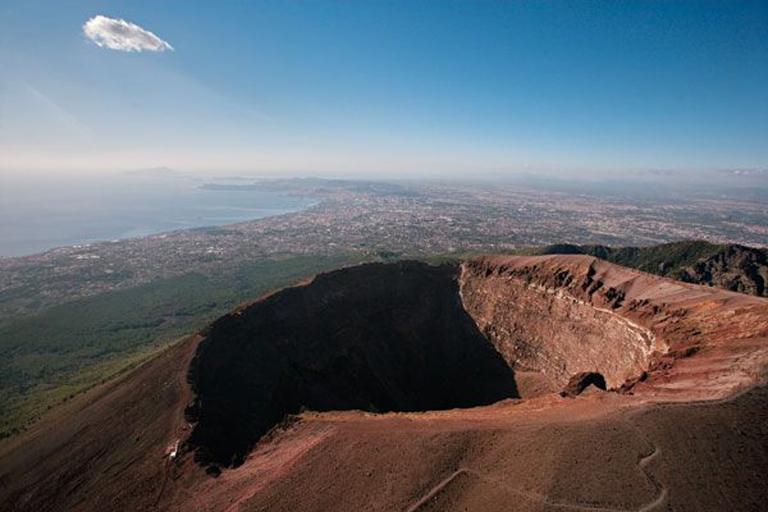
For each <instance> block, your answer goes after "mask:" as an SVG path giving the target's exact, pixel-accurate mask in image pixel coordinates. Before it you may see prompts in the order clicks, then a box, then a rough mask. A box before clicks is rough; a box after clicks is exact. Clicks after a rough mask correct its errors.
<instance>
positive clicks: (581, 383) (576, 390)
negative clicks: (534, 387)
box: [560, 372, 605, 396]
mask: <svg viewBox="0 0 768 512" xmlns="http://www.w3.org/2000/svg"><path fill="white" fill-rule="evenodd" d="M589 386H595V387H597V388H600V389H602V390H603V391H605V378H604V377H603V376H602V375H601V374H600V373H597V372H581V373H577V374H576V375H574V376H573V377H571V379H570V380H569V381H568V385H567V386H565V389H564V390H562V391H561V392H560V396H577V395H580V394H581V393H582V392H583V391H584V390H585V389H587V388H588V387H589Z"/></svg>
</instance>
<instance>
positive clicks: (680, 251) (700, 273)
mask: <svg viewBox="0 0 768 512" xmlns="http://www.w3.org/2000/svg"><path fill="white" fill-rule="evenodd" d="M538 253H539V254H589V255H591V256H597V257H598V258H602V259H604V260H608V261H611V262H613V263H616V264H618V265H623V266H625V267H632V268H636V269H638V270H642V271H644V272H649V273H652V274H657V275H660V276H665V277H670V278H672V279H677V280H680V281H685V282H688V283H695V284H702V285H708V286H717V287H720V288H724V289H726V290H731V291H735V292H741V293H748V294H750V295H757V296H763V297H765V296H768V286H767V284H768V250H766V249H756V248H753V247H744V246H741V245H736V244H711V243H708V242H701V241H693V242H673V243H669V244H663V245H655V246H651V247H617V248H613V247H606V246H603V245H582V246H577V245H553V246H549V247H544V248H541V249H539V250H538Z"/></svg>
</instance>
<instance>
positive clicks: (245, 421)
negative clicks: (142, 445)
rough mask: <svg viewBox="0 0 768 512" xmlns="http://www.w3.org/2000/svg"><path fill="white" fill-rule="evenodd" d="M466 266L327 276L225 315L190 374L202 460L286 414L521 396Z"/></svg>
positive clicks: (227, 459)
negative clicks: (479, 310) (484, 322)
mask: <svg viewBox="0 0 768 512" xmlns="http://www.w3.org/2000/svg"><path fill="white" fill-rule="evenodd" d="M457 274H458V268H457V267H455V266H440V267H431V266H428V265H425V264H421V263H414V262H403V263H398V264H392V265H383V264H372V265H364V266H359V267H352V268H348V269H345V270H341V271H337V272H331V273H329V274H324V275H321V276H318V277H317V278H316V279H315V280H314V281H312V282H311V283H309V284H307V285H305V286H299V287H294V288H289V289H286V290H283V291H282V292H279V293H277V294H275V295H272V296H270V297H268V298H266V299H264V300H261V301H259V302H256V303H254V304H252V305H250V306H247V307H244V308H242V309H239V310H237V311H235V312H233V313H231V314H229V315H227V316H225V317H223V318H221V319H220V320H218V321H217V322H215V323H214V324H213V325H212V326H211V327H210V328H209V329H208V330H207V332H206V333H205V339H204V341H203V342H202V343H201V344H200V347H199V349H198V353H197V356H196V358H195V360H194V362H193V364H192V369H191V371H190V382H191V384H192V389H193V390H194V391H195V393H196V394H197V398H196V400H195V402H194V403H193V404H192V405H191V406H190V407H189V409H188V417H189V418H190V420H191V421H193V422H195V423H196V426H195V429H194V432H193V433H192V436H191V438H190V445H191V446H192V447H194V448H195V449H196V450H197V454H198V459H199V460H201V461H203V462H211V463H217V464H223V465H227V466H229V465H238V464H240V463H241V462H242V460H243V457H244V456H245V454H246V453H248V451H249V450H250V449H251V447H252V446H253V444H254V443H255V442H256V440H257V439H258V438H259V437H260V436H262V435H263V434H264V433H265V432H267V431H268V430H269V429H270V428H271V427H273V426H274V425H275V424H277V423H278V422H279V421H280V420H282V418H283V417H285V415H286V414H292V413H297V412H299V411H300V410H301V409H303V408H308V409H312V410H317V411H328V410H348V409H360V410H366V411H372V412H386V411H423V410H429V409H449V408H454V407H469V406H473V405H481V404H490V403H493V402H496V401H498V400H501V399H503V398H514V397H516V396H517V391H516V387H515V381H514V378H513V374H512V371H511V369H510V368H509V367H508V366H507V364H506V363H505V362H504V360H503V359H502V358H501V356H500V355H499V354H498V353H497V352H496V351H495V350H494V348H493V346H492V345H491V344H490V343H489V342H488V341H487V340H486V339H485V338H484V337H483V336H482V334H481V333H480V332H479V331H478V329H477V326H476V325H475V323H474V322H473V320H472V318H471V317H470V316H469V315H468V314H467V313H466V311H465V310H464V307H463V305H462V303H461V300H460V297H459V293H458V284H457V279H456V277H457Z"/></svg>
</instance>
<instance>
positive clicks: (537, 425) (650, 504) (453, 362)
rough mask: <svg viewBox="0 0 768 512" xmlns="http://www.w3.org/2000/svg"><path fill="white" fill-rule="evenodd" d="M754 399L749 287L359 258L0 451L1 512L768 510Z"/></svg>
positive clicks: (611, 273) (763, 434)
mask: <svg viewBox="0 0 768 512" xmlns="http://www.w3.org/2000/svg"><path fill="white" fill-rule="evenodd" d="M601 388H606V389H607V390H609V391H608V392H603V391H598V389H601ZM593 390H594V391H593ZM558 392H560V393H558ZM767 397H768V300H767V299H764V298H760V297H752V296H748V295H744V294H740V293H733V292H728V291H724V290H720V289H715V288H708V287H704V286H698V285H693V284H687V283H681V282H677V281H673V280H670V279H665V278H660V277H658V276H652V275H649V274H646V273H643V272H640V271H636V270H631V269H627V268H623V267H620V266H617V265H614V264H611V263H608V262H606V261H603V260H599V259H597V258H594V257H589V256H578V255H550V256H538V257H533V256H532V257H510V256H487V257H478V258H473V259H469V260H465V261H463V262H460V263H458V264H449V265H438V266H431V265H427V264H423V263H415V262H401V263H395V264H386V265H385V264H368V265H360V266H356V267H349V268H345V269H341V270H338V271H334V272H330V273H327V274H322V275H319V276H316V277H315V278H313V279H312V280H310V281H308V282H306V283H303V284H299V285H297V286H294V287H290V288H286V289H283V290H281V291H278V292H276V293H273V294H271V295H267V296H265V297H261V298H259V299H257V300H255V301H254V302H252V303H250V304H247V305H244V306H243V307H241V308H238V309H236V310H234V311H232V312H231V313H230V314H228V315H226V316H224V317H222V318H220V319H218V320H217V321H215V322H213V323H212V324H210V325H209V326H208V327H207V328H206V329H205V330H203V331H202V332H200V333H198V334H196V335H193V336H190V337H189V338H187V339H185V340H183V341H181V342H179V343H177V344H175V345H173V346H172V347H170V348H169V349H168V350H166V351H163V352H162V353H160V354H158V355H157V356H156V357H153V358H152V359H151V360H149V361H147V363H146V364H143V365H141V366H140V367H138V368H136V369H135V370H134V371H132V372H128V373H126V374H125V375H123V376H121V377H119V378H117V379H115V380H113V381H110V382H108V383H106V384H105V385H104V386H102V387H99V388H97V389H95V390H93V393H92V394H89V395H87V396H85V397H84V398H83V399H82V400H73V401H71V402H70V403H68V404H67V405H66V406H63V407H62V408H61V410H60V411H59V412H57V413H56V414H52V415H50V416H48V417H45V418H43V419H42V420H41V421H40V423H39V425H38V426H36V427H35V429H34V430H32V431H30V432H28V433H27V434H25V435H24V436H23V437H19V438H18V439H14V440H13V442H12V443H8V444H6V445H5V446H4V447H3V446H0V448H1V449H2V451H0V509H3V510H6V509H8V510H23V511H30V512H32V511H35V512H39V511H43V510H72V511H82V512H87V511H90V510H169V511H170V510H173V511H176V510H178V511H183V510H211V511H213V510H231V511H236V510H242V511H264V510H269V511H285V512H288V511H291V512H293V511H296V510H349V511H352V510H354V511H357V510H375V511H382V512H384V511H391V510H405V511H409V512H415V511H425V510H456V511H458V510H484V511H485V510H487V511H506V510H510V509H514V510H525V511H531V512H550V511H552V512H555V511H560V510H611V511H622V512H625V511H630V510H655V509H669V510H713V511H714V510H724V509H728V510H764V509H765V508H766V507H765V505H766V504H767V503H768V488H766V486H765V483H764V480H765V474H766V472H768V446H766V440H768V422H767V421H766V418H768V399H767ZM302 411H303V412H302ZM296 413H298V414H296ZM372 413H377V414H372ZM294 414H295V416H292V415H294ZM286 419H290V421H285V420H286ZM222 468H225V469H224V470H222ZM211 474H216V475H218V478H212V477H211Z"/></svg>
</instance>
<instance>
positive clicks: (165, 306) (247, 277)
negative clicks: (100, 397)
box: [0, 255, 363, 437]
mask: <svg viewBox="0 0 768 512" xmlns="http://www.w3.org/2000/svg"><path fill="white" fill-rule="evenodd" d="M362 259H363V257H361V256H354V257H353V256H347V255H339V256H311V257H310V256H303V257H291V258H286V259H282V260H262V261H258V262H254V263H249V264H246V265H242V266H240V267H237V268H234V269H219V270H217V271H215V272H208V273H205V274H204V273H189V274H186V275H183V276H179V277H174V278H170V279H163V280H159V281H155V282H153V283H150V284H146V285H142V286H137V287H134V288H130V289H126V290H119V291H113V292H107V293H103V294H100V295H97V296H95V297H92V298H88V299H83V300H78V301H74V302H69V303H65V304H62V305H59V306H54V307H51V308H48V309H46V310H44V311H42V312H40V313H38V314H35V315H32V316H27V317H23V318H17V319H15V320H10V321H7V322H5V323H4V324H3V325H2V326H0V437H5V436H8V435H10V434H12V433H14V432H17V431H19V430H20V429H23V428H24V426H25V425H27V424H29V423H30V422H31V421H34V420H35V419H36V418H37V417H38V416H39V415H40V414H41V413H42V412H44V411H45V410H47V409H49V408H51V407H53V406H54V405H56V404H58V403H61V402H63V401H66V400H68V399H69V398H71V397H72V396H74V395H75V394H77V393H80V392H83V391H85V390H87V389H89V388H91V387H93V386H94V385H96V384H99V383H101V382H103V381H105V380H108V379H110V378H112V377H114V376H115V375H117V374H119V373H121V372H124V371H126V370H127V369H130V368H132V367H134V366H136V365H137V364H140V363H141V362H142V361H144V360H145V359H146V358H147V357H149V356H151V355H152V354H154V353H156V352H157V351H159V350H162V349H163V348H165V347H167V346H168V345H169V344H170V343H172V342H173V341H175V340H178V339H180V338H181V337H183V336H184V335H187V334H189V333H192V332H194V331H196V330H198V329H200V328H202V327H203V326H204V325H205V324H206V323H207V322H209V321H211V320H213V319H215V318H216V317H218V316H220V315H222V314H223V313H225V312H226V311H229V310H230V309H232V308H233V307H235V306H237V305H238V304H240V303H242V302H244V301H246V300H249V299H252V298H255V297H257V296H259V295H262V294H264V293H266V292H268V291H270V290H274V289H276V288H280V287H283V286H286V285H289V284H292V283H295V282H297V281H300V280H302V279H305V278H307V277H310V276H312V275H314V274H316V273H318V272H322V271H326V270H330V269H333V268H338V267H341V266H344V265H347V264H351V263H356V262H359V261H361V260H362Z"/></svg>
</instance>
